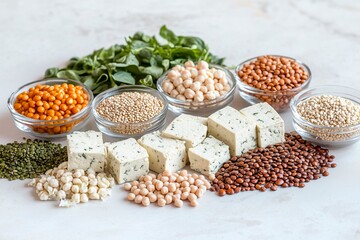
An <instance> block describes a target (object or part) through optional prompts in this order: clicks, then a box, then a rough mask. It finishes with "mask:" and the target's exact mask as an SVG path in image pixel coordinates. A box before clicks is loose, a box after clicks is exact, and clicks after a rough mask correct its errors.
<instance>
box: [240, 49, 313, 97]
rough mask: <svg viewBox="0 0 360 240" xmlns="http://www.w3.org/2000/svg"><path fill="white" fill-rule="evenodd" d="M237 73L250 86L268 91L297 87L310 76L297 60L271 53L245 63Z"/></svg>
mask: <svg viewBox="0 0 360 240" xmlns="http://www.w3.org/2000/svg"><path fill="white" fill-rule="evenodd" d="M237 74H238V75H239V77H240V79H241V80H242V81H243V82H244V83H246V84H248V85H249V86H252V87H255V88H258V89H261V90H268V91H280V90H289V89H292V88H296V87H299V86H300V85H301V84H303V83H304V82H305V81H306V80H307V79H308V78H309V76H308V74H307V72H306V71H305V70H304V69H303V68H302V67H301V66H300V65H299V64H298V63H297V62H296V61H295V60H293V59H289V58H285V57H277V56H269V55H265V56H261V57H258V58H257V59H256V60H255V61H253V62H250V63H249V64H246V65H244V67H243V68H242V69H240V70H239V71H238V73H237Z"/></svg>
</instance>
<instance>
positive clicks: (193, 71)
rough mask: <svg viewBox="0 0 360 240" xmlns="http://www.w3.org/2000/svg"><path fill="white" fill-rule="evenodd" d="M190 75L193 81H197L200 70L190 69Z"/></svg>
mask: <svg viewBox="0 0 360 240" xmlns="http://www.w3.org/2000/svg"><path fill="white" fill-rule="evenodd" d="M190 74H191V78H193V79H195V78H196V77H197V76H198V75H199V73H198V70H197V69H196V68H192V69H190Z"/></svg>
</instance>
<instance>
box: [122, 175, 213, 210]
mask: <svg viewBox="0 0 360 240" xmlns="http://www.w3.org/2000/svg"><path fill="white" fill-rule="evenodd" d="M124 188H125V190H127V191H130V193H129V194H128V197H127V198H128V200H129V201H134V202H135V203H137V204H142V205H143V206H145V207H147V206H149V205H150V203H155V202H156V203H157V205H158V206H159V207H163V206H165V205H168V204H171V203H174V206H175V207H179V208H180V207H182V206H183V201H186V200H188V201H189V202H190V205H191V206H192V207H196V206H197V205H198V202H197V199H198V198H201V197H202V196H203V195H204V193H205V192H206V190H207V189H209V188H210V183H209V182H208V181H207V180H206V179H205V177H204V176H203V175H198V174H196V173H194V174H189V173H188V172H187V171H186V170H182V171H178V172H177V173H170V172H168V171H165V172H163V173H162V174H158V175H157V176H156V175H155V174H148V175H145V176H142V177H140V179H139V181H132V182H131V183H125V185H124Z"/></svg>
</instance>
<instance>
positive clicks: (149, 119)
mask: <svg viewBox="0 0 360 240" xmlns="http://www.w3.org/2000/svg"><path fill="white" fill-rule="evenodd" d="M167 108H168V103H167V100H166V99H165V98H164V97H163V96H162V95H161V94H160V93H159V92H158V91H156V90H155V89H152V88H149V87H145V86H139V85H133V86H120V87H117V88H112V89H109V90H107V91H105V92H103V93H101V94H99V95H97V96H96V98H95V99H94V102H93V104H92V112H93V115H94V117H95V121H96V125H97V127H98V128H99V130H100V131H101V132H102V133H104V134H106V135H109V136H111V137H120V138H129V137H134V138H136V137H140V136H142V135H143V134H146V133H148V132H152V131H156V130H158V129H160V128H161V127H163V126H164V124H165V117H166V113H167Z"/></svg>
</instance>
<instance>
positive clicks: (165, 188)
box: [161, 186, 169, 194]
mask: <svg viewBox="0 0 360 240" xmlns="http://www.w3.org/2000/svg"><path fill="white" fill-rule="evenodd" d="M168 192H169V189H168V187H165V186H164V187H162V188H161V193H162V194H167V193H168Z"/></svg>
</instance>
